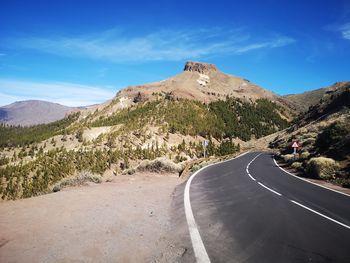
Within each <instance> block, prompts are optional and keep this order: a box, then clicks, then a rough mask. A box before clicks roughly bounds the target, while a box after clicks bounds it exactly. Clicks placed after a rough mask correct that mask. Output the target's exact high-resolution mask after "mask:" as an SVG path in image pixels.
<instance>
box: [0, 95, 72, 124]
mask: <svg viewBox="0 0 350 263" xmlns="http://www.w3.org/2000/svg"><path fill="white" fill-rule="evenodd" d="M74 110H76V108H73V107H68V106H63V105H60V104H58V103H52V102H47V101H40V100H26V101H18V102H14V103H12V104H9V105H6V106H3V107H0V122H2V123H6V124H10V125H21V126H30V125H35V124H42V123H50V122H53V121H57V120H60V119H62V118H64V117H65V116H66V115H67V113H69V112H71V111H74Z"/></svg>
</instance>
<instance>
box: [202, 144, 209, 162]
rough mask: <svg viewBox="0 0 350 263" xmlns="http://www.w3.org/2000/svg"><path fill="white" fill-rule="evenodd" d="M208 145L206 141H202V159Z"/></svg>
mask: <svg viewBox="0 0 350 263" xmlns="http://www.w3.org/2000/svg"><path fill="white" fill-rule="evenodd" d="M208 143H209V141H208V140H204V141H203V151H204V158H205V150H206V148H207V146H208Z"/></svg>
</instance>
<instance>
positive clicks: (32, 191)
mask: <svg viewBox="0 0 350 263" xmlns="http://www.w3.org/2000/svg"><path fill="white" fill-rule="evenodd" d="M204 75H205V76H207V77H208V78H207V77H205V76H204ZM203 79H205V80H206V81H207V82H205V81H204V80H203ZM202 80H203V81H204V82H202ZM292 116H293V110H291V109H290V108H289V107H288V106H287V104H284V103H283V99H280V98H279V97H278V96H277V95H275V94H273V93H272V92H269V91H267V90H264V89H262V88H260V87H258V86H257V85H254V84H251V83H249V82H248V81H246V80H243V79H240V78H237V77H233V76H229V75H226V74H224V73H221V72H219V71H218V70H217V69H216V67H215V66H214V65H210V64H205V63H193V62H189V63H187V64H186V66H185V71H184V72H183V73H181V74H180V75H177V76H175V77H173V78H170V79H168V80H166V81H163V82H159V83H156V84H148V85H145V86H137V87H132V88H127V89H125V90H122V91H120V92H119V93H118V94H117V96H116V97H114V98H113V99H111V100H110V101H107V102H105V103H103V104H101V105H96V106H93V107H90V108H88V109H86V110H81V111H80V112H78V113H76V114H72V115H70V116H68V117H67V118H65V119H63V120H59V121H56V122H53V123H50V124H42V125H38V126H33V127H22V128H17V127H6V126H4V125H2V126H0V135H1V136H0V147H1V149H2V156H0V177H1V178H0V179H1V181H0V182H1V184H0V193H1V194H2V198H3V199H16V198H23V197H29V196H33V195H38V194H42V193H47V192H50V191H52V190H53V189H56V190H57V189H60V186H61V185H65V184H67V180H68V181H69V182H70V181H75V180H78V181H81V180H92V181H100V180H104V179H103V178H105V179H106V178H108V177H109V176H111V175H115V174H125V173H127V174H132V173H134V172H135V170H138V169H141V170H144V169H151V170H159V169H161V170H166V171H168V170H171V171H174V172H179V171H181V169H182V168H181V167H183V165H184V163H183V162H186V161H190V160H193V159H198V158H202V157H203V141H204V140H208V142H209V143H208V147H207V149H206V153H207V156H222V155H228V154H233V153H235V152H237V151H240V148H241V146H244V144H245V143H246V141H249V140H251V139H252V138H261V137H263V136H265V135H268V134H271V133H274V132H276V131H278V130H282V129H285V128H286V127H288V125H289V120H291V117H292ZM160 157H161V158H162V159H161V160H158V159H157V158H160ZM155 159H156V160H155ZM69 178H73V179H69ZM74 178H76V179H74Z"/></svg>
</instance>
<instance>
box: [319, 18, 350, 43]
mask: <svg viewBox="0 0 350 263" xmlns="http://www.w3.org/2000/svg"><path fill="white" fill-rule="evenodd" d="M324 29H325V30H329V31H333V32H338V33H340V34H341V36H342V38H344V39H346V40H350V22H348V23H345V24H340V23H334V24H330V25H327V26H325V27H324Z"/></svg>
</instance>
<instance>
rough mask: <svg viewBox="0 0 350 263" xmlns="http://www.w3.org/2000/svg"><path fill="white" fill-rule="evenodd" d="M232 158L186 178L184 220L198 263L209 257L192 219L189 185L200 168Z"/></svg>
mask: <svg viewBox="0 0 350 263" xmlns="http://www.w3.org/2000/svg"><path fill="white" fill-rule="evenodd" d="M247 153H249V152H245V153H242V154H240V155H238V156H237V157H235V158H233V159H237V158H239V157H241V156H243V155H245V154H247ZM233 159H229V160H225V161H222V162H218V163H214V164H210V165H208V166H205V167H203V168H201V169H199V170H198V171H197V172H195V173H194V174H192V175H191V177H190V178H189V179H188V181H187V183H186V186H185V193H184V206H185V215H186V220H187V225H188V230H189V232H190V237H191V242H192V247H193V251H194V254H195V257H196V261H197V262H198V263H210V259H209V256H208V253H207V251H206V249H205V246H204V243H203V240H202V238H201V235H200V233H199V230H198V226H197V223H196V220H195V219H194V215H193V212H192V206H191V200H190V186H191V182H192V180H193V178H194V177H195V176H196V175H197V174H198V173H199V172H201V171H202V170H204V169H206V168H208V167H209V166H212V165H216V164H220V163H225V162H228V161H231V160H233Z"/></svg>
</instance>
